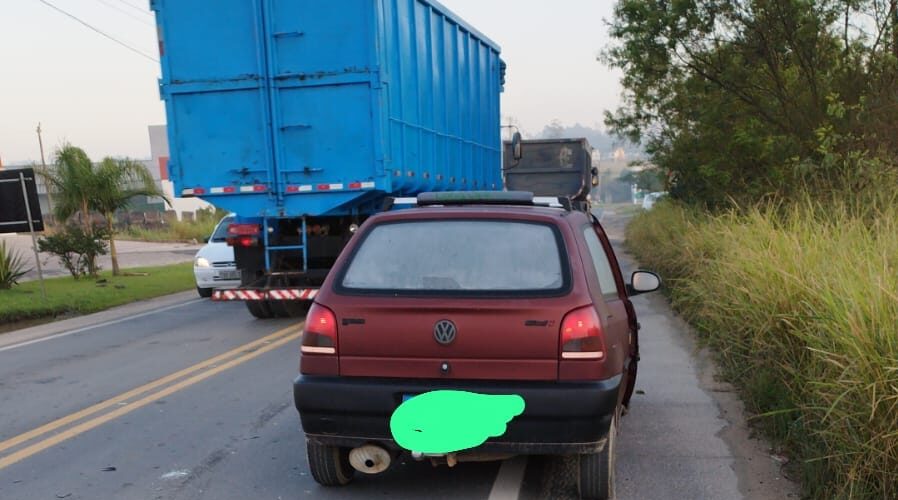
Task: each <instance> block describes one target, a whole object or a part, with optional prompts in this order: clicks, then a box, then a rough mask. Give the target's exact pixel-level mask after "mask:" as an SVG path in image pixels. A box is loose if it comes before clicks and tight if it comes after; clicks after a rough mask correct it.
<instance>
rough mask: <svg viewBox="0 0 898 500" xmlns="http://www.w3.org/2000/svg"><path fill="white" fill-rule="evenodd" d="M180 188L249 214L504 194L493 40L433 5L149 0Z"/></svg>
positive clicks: (398, 0)
mask: <svg viewBox="0 0 898 500" xmlns="http://www.w3.org/2000/svg"><path fill="white" fill-rule="evenodd" d="M151 6H152V8H153V10H154V11H155V13H156V19H157V24H158V32H159V47H160V54H161V65H162V79H161V81H160V87H161V93H162V97H163V99H164V100H165V107H166V114H167V120H168V133H169V144H170V149H171V158H170V163H169V168H170V174H171V177H172V180H173V181H174V184H175V188H176V194H177V195H179V196H197V197H200V198H203V199H205V200H206V201H208V202H210V203H212V204H213V205H216V206H218V207H220V208H223V209H226V210H228V211H231V212H235V213H237V214H238V215H239V216H241V217H242V218H250V217H272V216H274V217H302V216H329V215H334V216H336V215H351V214H366V213H372V212H373V211H376V210H377V209H378V207H379V206H381V204H382V202H383V198H385V197H386V196H390V195H397V196H402V195H413V194H416V193H419V192H423V191H447V190H452V191H458V190H461V191H467V190H501V189H502V177H501V154H502V152H501V150H502V146H501V139H500V123H499V119H500V118H499V97H500V92H501V91H502V80H503V74H504V68H503V66H504V65H503V63H502V61H501V60H500V58H499V52H500V51H499V48H498V46H497V45H496V44H495V43H493V42H492V41H490V40H489V39H488V38H486V37H485V36H483V35H482V34H480V33H479V32H478V31H477V30H475V29H474V28H472V27H470V26H468V25H467V24H466V23H465V22H464V21H462V20H460V19H459V18H458V17H456V16H455V15H453V14H452V13H451V12H450V11H449V10H448V9H446V8H445V7H443V6H442V5H440V4H439V3H437V2H435V1H432V0H327V1H323V0H216V1H215V2H214V6H213V5H210V2H208V1H207V0H152V2H151Z"/></svg>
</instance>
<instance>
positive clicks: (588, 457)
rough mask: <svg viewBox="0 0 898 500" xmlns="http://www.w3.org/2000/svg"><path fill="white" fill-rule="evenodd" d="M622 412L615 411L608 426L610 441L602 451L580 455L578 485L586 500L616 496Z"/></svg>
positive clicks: (600, 499) (601, 499) (599, 499)
mask: <svg viewBox="0 0 898 500" xmlns="http://www.w3.org/2000/svg"><path fill="white" fill-rule="evenodd" d="M619 415H620V412H619V411H615V413H614V417H613V418H612V419H611V426H609V428H608V441H607V442H606V444H605V447H604V448H602V451H600V452H598V453H589V454H585V455H580V457H579V458H580V467H579V468H580V475H579V478H578V481H577V486H578V488H579V490H580V498H582V499H584V500H607V499H610V498H614V467H615V451H616V448H617V427H618V418H619Z"/></svg>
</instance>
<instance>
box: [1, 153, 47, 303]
mask: <svg viewBox="0 0 898 500" xmlns="http://www.w3.org/2000/svg"><path fill="white" fill-rule="evenodd" d="M43 230H44V219H43V217H42V216H41V204H40V201H39V200H38V198H37V179H35V177H34V169H31V168H24V169H21V170H13V171H10V172H0V231H2V232H4V233H11V232H17V233H24V232H26V231H27V232H29V233H31V245H32V246H31V249H32V250H33V251H34V263H35V264H36V265H37V275H38V278H40V280H41V295H42V296H43V297H44V300H47V288H46V287H45V286H44V270H43V269H41V256H40V255H39V254H38V252H37V238H36V237H35V236H34V233H35V231H43Z"/></svg>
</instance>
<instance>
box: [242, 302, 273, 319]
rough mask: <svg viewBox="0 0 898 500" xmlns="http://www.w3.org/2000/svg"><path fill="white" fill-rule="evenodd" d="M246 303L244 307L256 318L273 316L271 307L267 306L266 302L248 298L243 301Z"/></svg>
mask: <svg viewBox="0 0 898 500" xmlns="http://www.w3.org/2000/svg"><path fill="white" fill-rule="evenodd" d="M244 304H246V308H247V309H248V310H249V313H250V314H252V315H253V316H255V317H256V318H257V319H271V318H273V317H274V314H273V313H272V312H271V308H270V307H268V302H265V301H261V300H248V301H246V302H244Z"/></svg>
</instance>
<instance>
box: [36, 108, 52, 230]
mask: <svg viewBox="0 0 898 500" xmlns="http://www.w3.org/2000/svg"><path fill="white" fill-rule="evenodd" d="M37 143H38V144H39V145H40V147H41V167H43V169H44V172H46V171H47V161H46V160H45V159H44V138H43V137H41V124H40V123H38V124H37ZM44 188H45V189H46V190H47V211H48V212H50V215H52V214H53V199H52V195H51V194H50V184H48V183H47V182H46V180H45V181H44Z"/></svg>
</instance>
